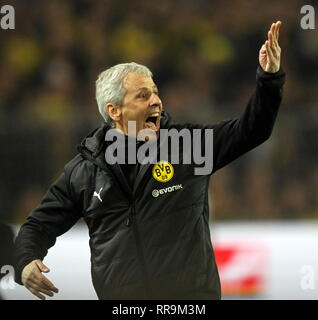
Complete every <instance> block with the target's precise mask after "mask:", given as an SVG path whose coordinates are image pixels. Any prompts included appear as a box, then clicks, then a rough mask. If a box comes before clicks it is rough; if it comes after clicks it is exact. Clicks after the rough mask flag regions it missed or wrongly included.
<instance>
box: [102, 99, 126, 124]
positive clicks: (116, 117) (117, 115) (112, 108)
mask: <svg viewBox="0 0 318 320" xmlns="http://www.w3.org/2000/svg"><path fill="white" fill-rule="evenodd" d="M105 109H106V112H107V113H108V114H109V116H110V118H111V119H112V120H113V121H114V122H117V121H120V120H121V113H122V112H121V108H120V107H118V106H116V105H114V104H112V103H107V104H106V107H105Z"/></svg>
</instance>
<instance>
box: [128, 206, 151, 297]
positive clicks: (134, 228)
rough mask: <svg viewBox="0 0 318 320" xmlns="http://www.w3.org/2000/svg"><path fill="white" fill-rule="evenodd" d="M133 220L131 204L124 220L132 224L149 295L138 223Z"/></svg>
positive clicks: (149, 290) (133, 208) (133, 214)
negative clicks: (127, 215)
mask: <svg viewBox="0 0 318 320" xmlns="http://www.w3.org/2000/svg"><path fill="white" fill-rule="evenodd" d="M134 220H135V205H134V204H133V205H132V207H131V210H130V212H129V217H128V218H127V221H126V226H127V227H129V226H131V225H132V228H133V232H134V235H135V239H136V247H137V253H138V256H139V258H140V261H141V267H142V269H143V273H144V275H145V280H146V281H145V282H146V289H147V291H148V293H149V294H150V297H151V296H152V291H151V287H150V282H149V274H148V271H147V268H146V259H145V256H144V253H143V251H142V247H141V240H140V236H139V231H138V225H137V223H136V222H135V221H134ZM134 222H135V223H134Z"/></svg>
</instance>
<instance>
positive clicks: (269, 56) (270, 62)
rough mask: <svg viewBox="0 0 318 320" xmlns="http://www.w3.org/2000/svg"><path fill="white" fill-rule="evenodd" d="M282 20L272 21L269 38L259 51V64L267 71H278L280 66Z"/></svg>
mask: <svg viewBox="0 0 318 320" xmlns="http://www.w3.org/2000/svg"><path fill="white" fill-rule="evenodd" d="M281 25H282V23H281V21H277V22H276V23H272V25H271V28H270V30H269V31H268V39H267V40H266V41H265V43H264V44H263V45H262V47H261V50H260V51H259V64H260V65H261V67H262V68H263V70H264V71H266V72H271V73H274V72H277V71H278V70H279V68H280V57H281V48H280V46H279V44H278V37H279V29H280V26H281Z"/></svg>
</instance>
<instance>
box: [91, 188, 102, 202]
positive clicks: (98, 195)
mask: <svg viewBox="0 0 318 320" xmlns="http://www.w3.org/2000/svg"><path fill="white" fill-rule="evenodd" d="M102 190H103V188H100V189H99V192H98V193H97V192H96V191H94V194H93V197H97V198H98V199H99V201H100V202H103V200H102V198H101V197H100V193H101V191H102Z"/></svg>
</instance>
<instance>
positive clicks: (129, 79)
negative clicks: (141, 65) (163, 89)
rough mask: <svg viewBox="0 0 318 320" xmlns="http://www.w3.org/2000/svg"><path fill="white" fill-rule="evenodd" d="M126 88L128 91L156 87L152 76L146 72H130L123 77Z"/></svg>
mask: <svg viewBox="0 0 318 320" xmlns="http://www.w3.org/2000/svg"><path fill="white" fill-rule="evenodd" d="M123 85H124V88H125V89H126V90H127V92H128V91H138V90H139V89H141V88H149V89H152V88H153V87H156V85H155V83H154V82H153V79H152V77H150V76H147V75H145V74H140V73H136V72H130V73H128V74H127V76H126V77H125V78H124V79H123Z"/></svg>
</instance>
